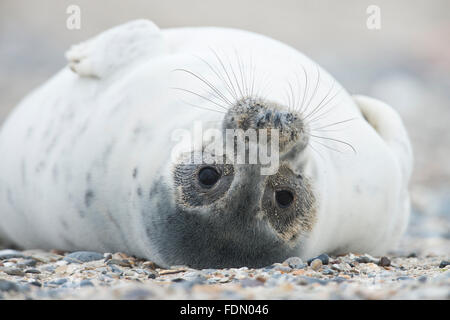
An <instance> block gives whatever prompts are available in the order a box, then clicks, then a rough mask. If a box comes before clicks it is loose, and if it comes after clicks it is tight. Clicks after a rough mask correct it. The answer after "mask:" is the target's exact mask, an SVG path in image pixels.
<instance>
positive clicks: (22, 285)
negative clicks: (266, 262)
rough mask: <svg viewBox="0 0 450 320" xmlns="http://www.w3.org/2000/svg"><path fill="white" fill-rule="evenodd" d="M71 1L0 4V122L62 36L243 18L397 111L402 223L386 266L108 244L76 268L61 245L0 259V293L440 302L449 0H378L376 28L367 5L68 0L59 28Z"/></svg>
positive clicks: (448, 237)
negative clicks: (75, 8)
mask: <svg viewBox="0 0 450 320" xmlns="http://www.w3.org/2000/svg"><path fill="white" fill-rule="evenodd" d="M71 3H72V2H71V1H58V2H55V1H50V0H40V1H34V2H32V3H30V2H29V1H24V0H18V1H17V0H14V1H13V0H3V1H1V2H0V123H1V122H2V121H3V120H4V119H5V117H6V115H7V114H8V112H9V111H10V110H11V109H12V108H13V107H14V105H16V104H17V103H18V101H20V99H21V98H22V97H23V96H24V95H25V94H26V93H28V92H29V91H30V90H31V89H33V88H35V87H36V86H38V85H39V84H40V83H42V82H43V81H45V80H46V79H47V78H49V77H50V76H51V75H52V74H53V73H55V72H56V71H57V70H58V69H60V68H61V67H63V66H64V65H65V61H64V55H63V53H64V51H65V50H66V49H67V48H68V47H69V46H70V45H71V44H73V43H77V42H79V41H81V40H84V39H86V38H87V37H89V36H92V35H94V34H96V33H97V32H99V31H101V30H104V29H106V28H108V27H111V26H113V25H116V24H118V23H122V22H125V21H128V20H130V19H135V18H148V19H152V20H154V21H155V22H156V23H157V24H159V25H160V26H161V27H176V26H186V25H218V26H228V27H237V28H244V29H247V30H252V31H256V32H260V33H263V34H266V35H269V36H272V37H274V38H277V39H280V40H282V41H285V42H287V43H289V44H291V45H292V46H294V47H296V48H297V49H299V50H301V51H303V52H305V53H306V54H307V55H309V56H310V57H311V58H313V60H315V61H317V62H318V63H319V64H321V65H322V66H323V67H324V68H325V69H327V70H329V71H330V73H331V74H333V75H334V76H335V77H336V79H337V80H338V81H340V82H341V83H342V84H343V85H344V87H346V88H347V89H348V90H349V91H350V92H352V93H363V94H367V95H371V96H374V97H377V98H379V99H381V100H384V101H386V102H388V103H389V104H391V105H392V106H394V107H395V108H396V109H397V110H398V111H399V113H400V114H401V116H402V118H403V120H404V122H405V125H406V127H407V129H408V132H409V134H410V136H411V140H412V144H413V147H414V156H415V168H414V174H413V178H412V182H411V197H412V207H413V210H412V215H411V221H410V225H409V228H408V231H407V234H406V236H405V237H404V239H403V241H402V243H401V245H400V247H399V248H398V249H396V250H394V251H393V252H391V253H389V255H388V258H389V260H390V261H391V264H390V265H389V266H380V265H379V262H380V257H375V258H368V257H366V258H361V256H355V255H347V256H343V257H330V259H329V260H330V261H329V263H328V264H327V265H323V266H321V267H319V268H316V269H313V268H312V267H311V266H308V265H307V263H306V262H303V263H300V262H298V261H297V264H296V265H295V266H294V267H289V266H288V265H289V264H288V263H285V264H279V265H275V266H268V267H266V268H262V269H257V270H248V269H245V268H244V269H242V268H241V269H229V270H228V269H227V270H191V269H189V268H187V267H179V268H178V267H176V268H174V270H162V269H159V268H157V266H154V264H152V263H151V262H145V261H141V260H139V259H135V258H133V257H128V256H126V255H124V254H117V253H116V254H114V255H113V256H112V257H110V256H109V255H107V254H106V255H104V254H103V253H101V260H94V261H91V262H85V263H81V264H80V263H77V262H73V261H72V262H69V261H66V260H64V259H65V257H66V255H67V254H68V253H62V252H41V251H29V252H27V251H25V252H20V253H15V254H12V255H11V254H10V255H9V256H8V255H4V256H3V258H0V298H19V299H23V298H36V299H47V298H75V299H78V298H125V299H138V298H236V299H239V298H245V299H247V298H283V299H284V298H286V299H298V298H319V299H328V298H331V299H342V298H344V299H348V298H351V299H353V298H356V299H357V298H362V299H384V298H387V299H399V298H408V299H416V298H427V299H436V298H438V299H449V298H450V273H449V271H448V266H447V267H446V266H443V265H445V263H443V261H444V262H445V261H448V260H449V259H450V257H449V256H450V166H449V165H448V158H449V156H450V150H449V147H448V146H449V145H450V131H449V130H448V119H450V103H449V102H450V76H449V75H450V45H449V42H448V41H443V39H447V38H448V34H449V33H450V23H449V21H450V19H449V17H450V4H449V2H448V1H439V0H437V1H433V4H432V5H430V3H429V2H427V1H415V2H413V3H412V2H410V1H403V0H402V1H395V2H392V1H386V0H382V1H377V5H379V6H380V8H381V10H382V11H381V13H382V27H381V29H380V30H378V31H370V30H368V29H367V28H366V18H367V14H366V13H365V10H366V8H367V6H368V5H369V4H372V2H371V1H353V0H352V1H347V2H346V4H345V5H342V4H341V3H340V2H339V4H338V3H337V2H335V1H326V0H322V1H314V2H306V1H286V2H284V4H283V6H280V5H277V4H276V3H277V2H275V1H273V2H271V1H269V0H266V1H246V2H245V4H242V3H241V2H240V1H239V2H238V1H234V0H233V1H228V2H227V3H226V5H225V4H224V3H223V2H220V1H208V4H207V5H206V4H205V3H206V2H201V1H194V3H192V2H185V1H183V2H181V1H180V2H177V1H175V0H171V1H164V2H161V1H158V2H157V1H138V0H135V1H128V2H127V7H124V4H123V1H116V0H114V1H108V3H107V5H106V2H105V1H96V2H95V3H94V2H92V1H87V0H83V1H77V4H79V5H80V7H81V9H82V28H81V29H80V30H75V31H71V30H68V29H67V28H66V27H65V19H66V18H67V15H66V14H65V9H66V8H67V6H68V5H69V4H71ZM105 8H108V9H107V10H106V9H105ZM186 13H189V14H186ZM206 13H207V14H206ZM267 17H270V19H266V18H267ZM0 165H1V162H0ZM3 253H4V252H3ZM0 257H1V254H0ZM98 257H99V256H98V255H97V258H98ZM408 257H409V258H408ZM361 259H362V260H361ZM111 260H113V262H111ZM124 261H125V262H124ZM358 261H359V262H358ZM361 261H366V262H361ZM280 263H282V262H281V261H280ZM305 264H306V265H305ZM440 266H441V267H440ZM315 267H317V264H316V265H315ZM30 270H31V271H30Z"/></svg>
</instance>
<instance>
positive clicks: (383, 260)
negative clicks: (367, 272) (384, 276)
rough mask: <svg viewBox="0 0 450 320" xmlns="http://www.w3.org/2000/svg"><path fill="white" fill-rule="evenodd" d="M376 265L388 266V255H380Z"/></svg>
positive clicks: (389, 263)
mask: <svg viewBox="0 0 450 320" xmlns="http://www.w3.org/2000/svg"><path fill="white" fill-rule="evenodd" d="M378 265H379V266H381V267H389V266H390V265H391V260H389V258H388V257H381V258H380V262H378Z"/></svg>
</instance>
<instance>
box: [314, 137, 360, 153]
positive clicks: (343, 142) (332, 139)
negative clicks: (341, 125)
mask: <svg viewBox="0 0 450 320" xmlns="http://www.w3.org/2000/svg"><path fill="white" fill-rule="evenodd" d="M310 136H311V137H314V138H319V139H325V140H331V141H335V142H339V143H342V144H344V145H346V146H348V147H350V148H351V149H352V150H353V152H354V153H355V154H356V149H355V148H354V147H353V146H352V145H351V144H350V143H348V142H345V141H342V140H339V139H335V138H329V137H322V136H316V135H314V134H310Z"/></svg>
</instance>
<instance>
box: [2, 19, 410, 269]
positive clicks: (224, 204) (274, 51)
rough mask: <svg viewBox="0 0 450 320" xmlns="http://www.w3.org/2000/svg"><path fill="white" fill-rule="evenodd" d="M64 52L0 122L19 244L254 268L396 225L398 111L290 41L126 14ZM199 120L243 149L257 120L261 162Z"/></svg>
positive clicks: (405, 145) (365, 242)
mask: <svg viewBox="0 0 450 320" xmlns="http://www.w3.org/2000/svg"><path fill="white" fill-rule="evenodd" d="M66 57H67V59H68V62H69V63H68V66H67V67H66V68H64V69H63V70H61V71H60V72H59V73H58V74H56V75H55V76H53V77H52V78H51V79H50V80H48V81H47V82H46V83H44V84H43V85H42V86H40V87H39V88H37V89H36V90H34V91H33V92H32V93H31V94H29V95H28V96H27V97H25V98H24V99H23V101H22V102H21V103H20V104H19V105H18V107H17V108H16V109H15V110H14V111H13V112H12V113H11V114H10V116H9V118H8V119H7V121H6V122H5V123H4V125H3V127H2V129H1V131H0V154H1V164H0V234H1V236H2V237H6V238H7V239H8V240H10V241H13V242H14V243H15V244H17V245H18V246H20V247H23V248H36V247H39V248H42V249H46V248H57V249H61V250H68V251H72V250H93V251H100V252H113V251H122V252H126V253H128V254H132V255H136V256H139V257H143V258H147V259H151V260H153V261H154V262H156V263H157V264H159V265H161V266H169V265H180V264H183V265H189V266H192V267H196V268H203V267H236V266H249V267H254V266H264V265H268V264H271V263H273V262H279V261H282V260H283V259H285V258H287V257H289V256H299V257H302V258H309V257H312V256H314V255H316V254H319V253H323V252H328V253H335V254H339V253H346V252H350V251H351V252H367V253H371V254H374V255H377V254H382V253H384V252H385V251H386V250H389V249H392V248H393V247H394V246H395V244H396V242H397V241H398V239H399V238H400V236H401V235H402V233H403V232H404V230H405V228H406V225H407V222H408V216H409V195H408V181H409V178H410V175H411V170H412V153H411V146H410V142H409V138H408V135H407V133H406V131H405V128H404V126H403V124H402V121H401V119H400V117H399V116H398V114H397V113H396V112H395V111H394V109H392V108H391V107H390V106H388V105H386V104H384V103H382V102H380V101H378V100H375V99H372V98H368V97H364V96H351V95H349V94H348V93H347V92H346V91H345V89H343V88H342V86H340V85H339V84H338V83H337V82H336V81H335V80H334V79H333V77H332V76H331V75H329V74H328V73H327V72H326V71H324V70H323V69H322V68H321V67H319V66H318V65H317V64H315V63H314V62H313V61H311V60H310V59H309V58H307V57H306V56H304V55H303V54H301V53H300V52H298V51H297V50H295V49H293V48H291V47H289V46H287V45H285V44H283V43H281V42H278V41H276V40H273V39H270V38H268V37H265V36H262V35H258V34H254V33H251V32H246V31H241V30H234V29H226V28H212V27H211V28H179V29H166V30H160V29H159V28H158V27H157V26H156V25H155V24H153V23H152V22H150V21H146V20H138V21H132V22H129V23H127V24H124V25H121V26H118V27H115V28H113V29H110V30H107V31H105V32H103V33H101V34H100V35H98V36H96V37H94V38H92V39H90V40H88V41H86V42H84V43H81V44H79V45H76V46H73V47H72V48H71V49H70V50H69V51H68V52H67V53H66ZM198 123H200V124H201V125H202V126H203V127H202V130H203V129H206V130H215V131H214V132H219V133H220V134H219V137H220V136H221V137H222V138H224V140H226V141H227V145H228V141H230V140H227V139H225V137H226V135H227V134H228V132H229V131H230V130H232V131H231V132H237V133H236V135H235V136H231V137H232V139H233V140H232V141H233V143H232V144H231V148H230V150H233V151H238V149H239V148H238V147H237V144H235V143H234V141H235V140H234V139H236V141H237V139H238V138H239V137H244V148H243V149H242V150H244V153H245V154H250V153H251V150H254V149H252V148H253V146H254V145H255V143H256V144H257V145H258V146H260V144H259V143H262V142H264V135H263V132H264V134H266V137H267V139H269V138H270V139H272V140H270V143H268V144H264V143H263V144H261V145H262V146H266V151H267V150H268V152H267V155H268V159H269V162H267V161H263V158H262V157H259V156H258V157H256V161H255V162H250V161H247V159H246V158H245V157H244V162H243V163H240V162H239V161H235V159H234V154H233V156H232V157H230V156H229V153H227V152H224V153H223V154H221V153H220V152H216V151H214V150H218V149H211V148H207V144H208V143H209V142H211V141H213V140H215V139H212V138H211V136H208V135H206V134H204V135H201V136H200V137H201V138H200V140H199V139H197V138H195V137H196V132H197V131H198V130H197V129H198V126H196V124H198ZM233 130H234V131H233ZM251 130H255V132H257V140H256V142H255V140H253V139H252V137H254V136H252V135H251V134H250V133H251V132H253V131H251ZM258 130H259V131H258ZM264 130H265V131H264ZM175 132H178V133H180V132H184V133H190V134H192V136H193V137H194V139H192V140H191V141H189V139H179V138H180V135H177V134H175ZM202 132H205V131H204V130H203V131H202ZM211 132H212V131H211ZM215 137H216V138H217V134H216V135H215ZM275 138H276V139H275ZM236 143H237V142H236ZM273 146H277V148H272V147H273ZM268 147H270V148H268ZM219 149H220V148H219ZM263 149H264V148H261V149H260V150H263ZM212 150H213V151H212ZM242 150H241V151H242ZM188 159H189V160H190V161H188ZM197 160H198V161H197ZM272 160H273V161H272ZM269 167H270V168H271V170H269V171H268V172H263V171H262V169H267V168H269Z"/></svg>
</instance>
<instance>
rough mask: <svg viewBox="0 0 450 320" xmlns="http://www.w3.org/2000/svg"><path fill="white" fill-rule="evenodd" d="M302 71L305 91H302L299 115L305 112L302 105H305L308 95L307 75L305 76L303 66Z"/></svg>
mask: <svg viewBox="0 0 450 320" xmlns="http://www.w3.org/2000/svg"><path fill="white" fill-rule="evenodd" d="M302 69H303V73H304V74H305V90H304V92H303V98H302V105H301V106H300V112H301V113H303V112H304V111H306V110H304V109H303V105H304V103H305V98H306V95H307V94H308V74H307V72H306V69H305V66H304V65H302Z"/></svg>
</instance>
